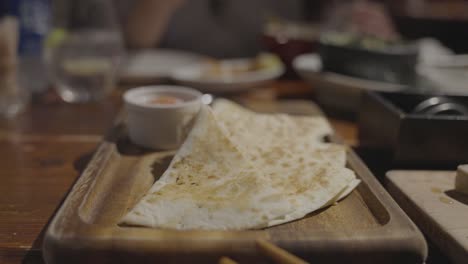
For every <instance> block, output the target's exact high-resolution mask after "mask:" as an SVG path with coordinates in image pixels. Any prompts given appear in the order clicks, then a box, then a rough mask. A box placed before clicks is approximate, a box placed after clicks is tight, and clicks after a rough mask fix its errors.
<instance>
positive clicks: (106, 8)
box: [46, 0, 123, 102]
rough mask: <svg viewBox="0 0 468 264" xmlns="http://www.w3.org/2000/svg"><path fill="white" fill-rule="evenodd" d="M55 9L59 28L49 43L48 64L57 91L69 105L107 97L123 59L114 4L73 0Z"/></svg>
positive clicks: (54, 31)
mask: <svg viewBox="0 0 468 264" xmlns="http://www.w3.org/2000/svg"><path fill="white" fill-rule="evenodd" d="M54 9H55V10H54V11H55V12H54V19H55V25H56V26H55V27H54V30H53V31H52V33H51V34H50V35H49V38H48V41H47V43H46V47H47V48H46V50H47V51H46V61H47V64H48V69H49V72H50V77H51V80H52V82H53V84H54V87H55V89H56V90H57V92H58V94H59V95H60V97H61V98H62V99H63V100H64V101H66V102H89V101H97V100H100V99H103V98H105V97H106V95H108V94H109V93H110V92H111V91H112V90H113V88H114V87H115V85H116V79H117V77H118V75H117V74H118V67H119V65H120V61H121V59H122V56H123V42H122V37H121V33H120V30H119V27H118V23H117V22H116V18H115V12H114V8H113V6H112V3H111V2H109V1H102V0H85V1H83V0H79V1H78V0H69V1H63V2H60V5H59V6H57V5H56V6H54ZM57 9H58V10H57ZM64 14H68V16H64Z"/></svg>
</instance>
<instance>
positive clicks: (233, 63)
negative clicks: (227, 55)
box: [201, 53, 281, 79]
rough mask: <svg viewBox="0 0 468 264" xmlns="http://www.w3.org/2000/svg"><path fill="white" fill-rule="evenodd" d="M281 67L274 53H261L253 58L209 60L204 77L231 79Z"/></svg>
mask: <svg viewBox="0 0 468 264" xmlns="http://www.w3.org/2000/svg"><path fill="white" fill-rule="evenodd" d="M276 67H281V61H280V60H279V58H278V57H277V56H275V55H273V54H268V53H261V54H259V55H257V56H256V57H255V58H253V59H231V60H214V59H213V60H208V61H207V62H206V63H205V67H204V68H203V71H202V74H201V78H202V79H229V78H234V77H239V76H243V75H248V74H252V73H256V72H259V71H264V70H269V69H271V68H276Z"/></svg>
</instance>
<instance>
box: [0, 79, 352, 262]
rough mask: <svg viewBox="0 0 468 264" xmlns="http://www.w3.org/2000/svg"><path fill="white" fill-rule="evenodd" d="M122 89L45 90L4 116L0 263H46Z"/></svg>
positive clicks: (273, 92) (303, 91)
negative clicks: (57, 218) (78, 98)
mask: <svg viewBox="0 0 468 264" xmlns="http://www.w3.org/2000/svg"><path fill="white" fill-rule="evenodd" d="M312 92H313V89H311V88H310V87H309V86H308V85H306V84H305V83H303V82H301V81H287V82H283V81H281V82H275V83H274V84H273V85H272V86H271V87H267V88H264V89H260V91H255V90H254V91H252V92H249V93H247V94H244V95H241V96H240V97H242V98H250V99H252V98H257V99H260V100H272V99H273V100H274V99H276V98H283V97H289V98H291V97H294V98H310V97H311V94H312ZM121 93H122V91H121V90H117V91H116V92H115V93H114V95H113V96H112V97H111V98H109V99H108V100H106V101H104V102H98V103H89V104H81V105H71V104H66V103H64V102H61V101H60V100H59V99H58V98H57V97H56V95H54V94H53V93H52V94H46V95H45V96H43V97H42V98H39V99H35V100H34V102H33V104H32V105H30V106H29V108H28V109H27V111H26V112H24V113H22V114H21V115H20V116H18V117H17V118H15V119H12V120H0V165H1V170H0V189H1V190H0V263H2V264H3V263H5V264H8V263H43V261H42V254H41V248H42V233H43V231H44V230H45V228H46V224H47V222H48V221H49V219H51V218H52V216H53V215H54V212H55V210H56V209H57V208H58V207H59V206H60V203H61V201H62V200H63V199H64V198H65V196H66V194H67V192H68V190H69V189H70V188H71V186H72V184H73V183H74V182H75V180H76V178H77V176H79V175H80V171H81V170H82V169H83V168H84V167H85V165H86V164H87V162H88V160H89V158H90V155H91V154H92V153H93V151H94V150H95V149H96V148H97V146H98V144H99V142H100V141H101V139H102V137H103V135H104V133H105V131H107V130H108V129H109V128H110V126H111V125H112V123H113V121H114V117H115V116H116V114H117V112H118V110H119V109H120V107H121V100H120V94H121ZM258 93H260V94H267V93H268V94H270V95H269V97H268V98H266V97H262V96H259V95H258ZM330 121H331V123H332V125H334V127H335V129H336V130H337V133H338V134H340V135H341V136H342V137H343V138H344V139H345V141H346V142H347V143H350V142H356V133H355V132H356V126H355V124H354V123H352V122H348V121H342V120H334V119H332V120H330ZM335 125H336V126H335ZM348 214H350V212H348ZM341 221H344V219H342V220H341Z"/></svg>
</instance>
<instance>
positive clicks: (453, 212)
mask: <svg viewBox="0 0 468 264" xmlns="http://www.w3.org/2000/svg"><path fill="white" fill-rule="evenodd" d="M387 180H388V188H389V192H390V193H391V194H392V195H393V196H394V197H395V198H396V199H397V201H398V203H399V204H400V205H401V207H402V208H403V209H404V210H405V211H406V212H407V213H408V215H409V216H410V217H411V218H412V219H414V221H415V222H416V223H417V224H418V226H419V227H420V228H421V230H422V231H423V232H424V233H425V234H426V235H427V236H428V237H429V239H430V240H431V241H432V242H433V243H435V244H436V245H437V246H438V247H439V248H440V249H441V250H443V251H444V253H445V254H447V255H448V256H449V257H450V258H451V260H452V261H453V262H454V263H460V264H462V263H466V262H467V259H468V196H467V195H463V194H461V193H457V192H456V191H455V190H454V188H455V172H454V171H390V172H388V173H387Z"/></svg>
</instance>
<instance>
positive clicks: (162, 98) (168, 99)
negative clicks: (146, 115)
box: [148, 95, 184, 105]
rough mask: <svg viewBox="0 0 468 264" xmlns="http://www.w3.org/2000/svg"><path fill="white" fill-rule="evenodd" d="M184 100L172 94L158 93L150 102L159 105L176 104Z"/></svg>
mask: <svg viewBox="0 0 468 264" xmlns="http://www.w3.org/2000/svg"><path fill="white" fill-rule="evenodd" d="M183 101H184V100H182V99H180V98H177V97H175V96H170V95H157V96H155V97H153V98H151V99H150V100H148V103H150V104H158V105H174V104H177V103H182V102H183Z"/></svg>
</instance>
